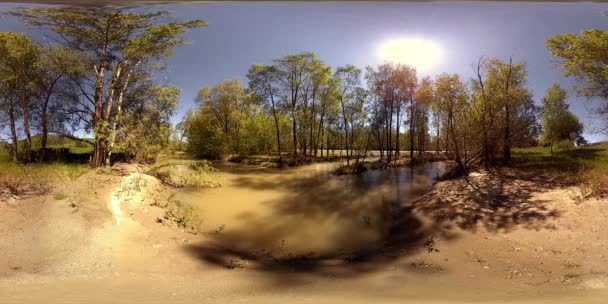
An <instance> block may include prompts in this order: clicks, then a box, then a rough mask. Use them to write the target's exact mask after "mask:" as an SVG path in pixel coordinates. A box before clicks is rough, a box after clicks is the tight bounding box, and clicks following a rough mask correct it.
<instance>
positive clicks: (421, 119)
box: [410, 77, 435, 157]
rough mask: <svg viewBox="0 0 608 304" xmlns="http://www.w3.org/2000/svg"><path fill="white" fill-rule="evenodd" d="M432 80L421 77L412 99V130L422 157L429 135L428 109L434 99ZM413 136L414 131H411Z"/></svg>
mask: <svg viewBox="0 0 608 304" xmlns="http://www.w3.org/2000/svg"><path fill="white" fill-rule="evenodd" d="M434 94H435V92H434V88H433V81H432V80H431V79H430V78H429V77H425V78H423V79H422V80H421V81H420V83H419V84H418V87H417V88H416V92H415V96H414V100H415V101H416V104H415V107H414V117H415V118H414V128H413V129H414V130H415V134H416V138H417V140H418V153H419V156H420V157H423V152H424V151H426V142H427V137H428V136H429V119H430V109H431V106H432V104H433V100H434ZM411 133H412V134H411V135H410V136H413V134H414V132H411Z"/></svg>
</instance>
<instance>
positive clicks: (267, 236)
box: [186, 169, 560, 284]
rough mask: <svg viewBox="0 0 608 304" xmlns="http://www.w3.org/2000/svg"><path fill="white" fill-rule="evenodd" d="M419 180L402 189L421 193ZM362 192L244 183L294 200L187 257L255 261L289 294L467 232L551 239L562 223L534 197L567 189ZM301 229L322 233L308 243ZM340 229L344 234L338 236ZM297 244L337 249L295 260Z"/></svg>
mask: <svg viewBox="0 0 608 304" xmlns="http://www.w3.org/2000/svg"><path fill="white" fill-rule="evenodd" d="M390 170H394V169H389V171H390ZM412 176H413V177H412V179H411V180H406V181H405V183H403V184H402V185H406V184H408V183H409V184H412V183H415V181H416V180H417V178H415V174H413V175H412ZM345 181H346V182H345ZM400 182H403V181H400ZM427 182H428V183H429V184H430V183H431V182H432V181H429V180H428V179H427ZM356 183H357V181H356V180H354V179H353V180H349V179H347V178H345V179H344V180H342V182H336V181H335V180H322V182H321V183H320V181H319V177H318V176H308V177H292V178H290V179H285V180H281V181H278V180H273V179H263V178H259V179H256V178H254V177H251V176H247V175H243V176H239V177H238V178H237V182H236V186H237V187H245V188H248V189H252V190H265V189H277V187H280V188H281V189H283V190H287V192H288V193H290V194H289V195H286V196H284V197H283V198H281V199H278V200H273V201H269V202H266V203H267V204H268V206H270V208H271V210H272V214H270V215H267V216H252V215H249V214H243V216H242V220H243V221H244V222H245V224H244V225H243V226H242V227H243V228H237V229H226V231H222V232H218V233H210V234H209V235H207V236H206V237H205V238H204V240H202V241H201V242H200V243H198V244H194V245H189V246H187V247H186V250H187V251H188V252H189V253H190V254H191V255H192V256H194V257H195V258H197V259H200V260H201V261H202V262H204V263H209V264H212V265H217V266H218V267H227V268H239V267H241V266H243V265H241V264H240V263H241V262H243V261H247V268H253V269H257V270H260V271H263V272H266V273H269V274H273V275H277V276H278V277H277V279H278V282H281V283H283V284H290V283H295V282H296V279H294V278H295V277H296V276H298V275H303V274H307V275H320V276H330V277H356V276H358V275H362V274H365V273H369V272H373V271H377V270H380V269H382V268H383V267H385V266H387V265H389V264H391V263H392V262H394V261H396V260H397V259H400V258H402V257H405V256H409V255H414V254H417V253H419V252H421V251H423V250H432V248H429V242H430V243H431V246H432V242H433V238H440V239H442V240H456V239H457V238H458V235H459V233H461V232H462V231H468V232H475V231H476V230H477V229H479V228H481V227H483V228H485V229H486V230H488V231H490V232H495V233H496V232H505V231H510V230H512V229H515V228H517V227H523V228H525V229H535V230H538V229H552V228H553V223H552V220H553V219H555V218H557V217H559V216H560V213H559V211H558V210H556V209H553V208H551V207H550V206H549V205H548V202H547V201H543V200H539V199H535V198H534V197H533V196H532V193H534V192H543V191H547V190H548V189H551V188H553V187H555V186H559V185H560V184H559V181H553V180H549V179H547V178H542V177H539V176H528V177H526V176H524V177H522V176H515V175H509V174H507V173H493V174H480V175H477V176H471V177H469V178H467V179H458V180H452V181H448V182H445V183H440V184H438V185H437V186H436V187H435V189H434V190H433V191H431V192H429V193H427V194H426V195H422V194H421V193H410V195H409V197H403V198H402V200H401V201H396V200H394V199H390V200H389V199H386V198H384V196H383V195H382V194H381V191H370V189H365V188H363V187H354V186H355V185H356ZM376 190H377V189H376ZM302 222H308V223H309V226H310V225H312V226H315V227H316V228H317V229H312V230H311V232H310V233H306V232H305V231H302V230H303V229H302V225H301V223H302ZM311 223H312V224H311ZM328 223H329V226H327V225H328ZM331 224H335V225H339V226H340V228H341V230H340V231H338V232H336V231H335V230H332V228H331V227H332V226H331ZM293 235H298V239H299V242H300V243H303V244H304V245H306V243H307V242H310V243H311V247H312V248H314V245H312V244H314V243H317V242H318V241H319V240H323V243H325V244H331V246H325V247H323V249H321V250H310V251H306V250H304V249H302V248H300V249H299V250H296V251H293V252H292V251H290V250H289V249H288V246H284V245H285V238H286V237H289V236H293ZM303 248H306V246H304V247H303Z"/></svg>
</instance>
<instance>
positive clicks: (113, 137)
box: [105, 71, 132, 166]
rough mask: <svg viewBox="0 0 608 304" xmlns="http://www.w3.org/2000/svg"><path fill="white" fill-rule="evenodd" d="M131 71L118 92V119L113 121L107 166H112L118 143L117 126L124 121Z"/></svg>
mask: <svg viewBox="0 0 608 304" xmlns="http://www.w3.org/2000/svg"><path fill="white" fill-rule="evenodd" d="M131 73H132V72H131V71H129V72H128V73H127V76H126V77H125V82H124V83H123V85H122V88H120V91H119V92H118V103H117V105H116V117H114V120H113V121H112V129H111V130H110V142H109V144H108V149H107V150H108V151H107V155H106V161H105V163H106V166H109V165H110V159H111V157H112V149H114V143H115V142H116V126H117V125H118V122H119V121H120V120H122V116H121V115H122V102H123V99H124V95H125V92H126V91H127V87H128V86H129V81H130V80H131Z"/></svg>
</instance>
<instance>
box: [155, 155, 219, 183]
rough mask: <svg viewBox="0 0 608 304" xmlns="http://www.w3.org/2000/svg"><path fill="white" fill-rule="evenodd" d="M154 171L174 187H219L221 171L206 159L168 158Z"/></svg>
mask: <svg viewBox="0 0 608 304" xmlns="http://www.w3.org/2000/svg"><path fill="white" fill-rule="evenodd" d="M152 172H153V173H154V175H156V176H157V177H158V178H160V179H161V180H162V181H163V182H164V183H166V184H169V185H172V186H174V187H194V188H200V187H206V188H214V187H219V186H220V185H221V184H220V182H219V178H220V171H219V170H217V169H216V168H215V167H213V166H212V165H211V164H210V163H209V162H207V161H206V160H200V161H198V160H196V161H195V160H173V159H172V160H168V161H163V162H161V163H160V164H158V165H156V166H155V167H154V168H153V169H152Z"/></svg>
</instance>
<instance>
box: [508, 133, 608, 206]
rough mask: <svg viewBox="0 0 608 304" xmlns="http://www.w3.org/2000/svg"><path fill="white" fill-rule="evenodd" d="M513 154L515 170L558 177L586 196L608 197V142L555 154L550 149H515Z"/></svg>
mask: <svg viewBox="0 0 608 304" xmlns="http://www.w3.org/2000/svg"><path fill="white" fill-rule="evenodd" d="M512 152H513V155H512V158H513V159H512V167H514V168H518V169H522V170H528V171H538V170H543V171H546V172H550V173H553V174H556V175H559V176H560V177H561V178H563V179H565V180H569V181H572V182H573V183H577V184H579V185H580V187H581V192H582V195H583V196H585V197H591V196H598V197H606V196H608V142H600V143H595V144H589V145H585V146H583V147H578V148H573V149H570V150H561V151H553V153H551V150H550V149H549V148H548V147H532V148H523V149H513V151H512Z"/></svg>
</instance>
